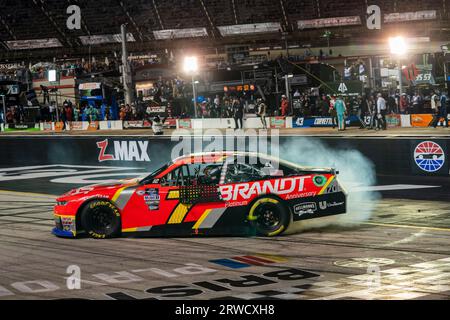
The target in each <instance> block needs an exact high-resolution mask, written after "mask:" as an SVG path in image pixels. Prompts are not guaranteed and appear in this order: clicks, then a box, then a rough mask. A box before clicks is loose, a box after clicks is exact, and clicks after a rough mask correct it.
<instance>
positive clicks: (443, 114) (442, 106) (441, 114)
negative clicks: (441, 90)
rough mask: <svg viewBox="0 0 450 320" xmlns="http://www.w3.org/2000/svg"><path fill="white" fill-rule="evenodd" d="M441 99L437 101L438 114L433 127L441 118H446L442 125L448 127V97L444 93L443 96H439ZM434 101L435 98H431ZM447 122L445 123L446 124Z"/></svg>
mask: <svg viewBox="0 0 450 320" xmlns="http://www.w3.org/2000/svg"><path fill="white" fill-rule="evenodd" d="M438 99H439V101H438V102H436V105H437V115H436V119H435V122H434V123H433V127H434V128H436V127H437V125H438V123H439V122H440V120H441V119H444V122H443V123H442V126H445V127H446V128H448V114H447V97H446V96H445V94H442V96H441V97H438ZM431 101H433V99H431ZM444 123H445V125H444Z"/></svg>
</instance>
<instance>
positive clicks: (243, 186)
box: [219, 176, 311, 201]
mask: <svg viewBox="0 0 450 320" xmlns="http://www.w3.org/2000/svg"><path fill="white" fill-rule="evenodd" d="M306 179H311V176H302V177H293V178H285V179H279V180H266V181H256V182H248V183H239V184H235V185H226V186H220V187H219V189H220V193H221V195H222V199H223V200H224V201H236V200H241V199H243V200H248V199H250V198H251V197H252V196H254V195H261V194H277V195H285V194H291V193H295V192H302V191H303V189H304V186H305V180H306Z"/></svg>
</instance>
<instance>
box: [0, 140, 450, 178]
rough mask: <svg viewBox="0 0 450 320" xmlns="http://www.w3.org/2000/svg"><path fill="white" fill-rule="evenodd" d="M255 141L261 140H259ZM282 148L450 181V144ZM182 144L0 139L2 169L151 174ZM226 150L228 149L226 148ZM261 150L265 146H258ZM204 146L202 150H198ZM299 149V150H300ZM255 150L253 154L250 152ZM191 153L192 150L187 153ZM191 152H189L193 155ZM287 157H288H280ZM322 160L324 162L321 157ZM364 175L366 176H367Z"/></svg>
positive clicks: (249, 143)
mask: <svg viewBox="0 0 450 320" xmlns="http://www.w3.org/2000/svg"><path fill="white" fill-rule="evenodd" d="M253 138H255V137H253ZM192 139H193V140H194V141H191V143H189V148H191V149H190V152H191V153H192V152H198V151H202V150H205V147H206V146H208V145H209V144H210V143H211V140H210V139H206V138H203V139H202V138H198V137H197V138H192ZM234 139H235V141H234V146H241V145H242V144H244V147H245V150H249V148H253V147H254V145H255V141H254V140H250V138H249V137H244V139H246V140H239V139H240V138H239V137H238V138H234ZM277 139H278V141H279V145H280V146H281V147H286V148H289V150H292V151H293V152H298V157H299V158H298V159H301V156H302V146H304V145H305V143H307V144H308V145H309V146H310V147H312V148H313V147H314V146H315V145H316V143H317V142H321V143H323V144H324V146H325V147H327V148H328V147H329V148H332V149H334V150H337V151H339V150H358V151H360V152H361V153H362V154H363V155H364V156H366V157H367V158H368V159H370V160H371V161H372V162H373V164H374V165H375V168H376V172H377V173H379V174H388V175H396V174H401V175H426V176H435V175H438V176H449V165H448V161H449V153H448V150H450V139H446V138H442V139H420V138H417V139H407V138H389V139H385V138H346V137H339V138H331V137H330V138H320V139H319V138H304V137H297V136H292V137H286V136H280V137H278V138H277ZM177 143H178V141H172V140H171V138H170V137H153V136H150V137H143V136H141V137H138V136H136V137H129V136H127V137H118V136H117V137H100V136H99V137H95V136H22V137H17V136H14V137H8V136H0V150H2V152H1V154H2V156H1V157H0V166H1V167H11V166H15V167H16V166H33V165H44V164H45V165H52V164H64V165H80V164H83V165H97V166H98V165H102V166H127V167H144V168H147V169H148V170H152V169H156V168H158V166H160V165H162V164H164V163H167V162H168V161H170V160H171V158H172V155H171V152H172V150H173V148H174V147H175V145H176V144H177ZM223 145H224V146H226V144H225V143H224V144H223ZM258 145H259V142H258ZM195 146H201V147H202V149H201V150H197V149H194V147H195ZM296 148H298V149H296ZM250 150H253V149H250ZM187 151H189V150H187ZM187 153H188V152H187ZM280 157H281V158H283V154H280ZM317 157H320V152H318V154H317ZM361 174H364V172H361Z"/></svg>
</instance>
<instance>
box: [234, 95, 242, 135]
mask: <svg viewBox="0 0 450 320" xmlns="http://www.w3.org/2000/svg"><path fill="white" fill-rule="evenodd" d="M233 118H234V123H235V124H236V126H235V130H237V129H242V128H243V126H244V125H243V120H244V106H243V105H242V104H241V103H240V101H239V99H237V98H236V99H234V101H233ZM239 124H240V125H241V126H240V127H239Z"/></svg>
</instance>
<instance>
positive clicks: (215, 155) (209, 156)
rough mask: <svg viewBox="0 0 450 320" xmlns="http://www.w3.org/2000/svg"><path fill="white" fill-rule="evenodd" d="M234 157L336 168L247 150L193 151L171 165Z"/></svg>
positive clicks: (308, 168)
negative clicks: (298, 162) (296, 161)
mask: <svg viewBox="0 0 450 320" xmlns="http://www.w3.org/2000/svg"><path fill="white" fill-rule="evenodd" d="M230 157H231V158H234V159H236V158H237V159H239V158H241V157H255V158H257V159H260V160H267V161H271V162H272V163H280V164H284V165H288V166H291V167H295V168H299V169H302V170H318V171H330V170H334V169H333V168H327V167H323V168H317V167H306V166H300V165H298V164H296V163H293V162H290V161H286V160H283V159H280V158H277V157H274V156H270V155H267V154H264V153H258V152H246V151H214V152H199V153H192V154H188V155H183V156H181V157H178V158H176V159H175V160H173V161H172V164H171V166H170V167H173V166H176V167H177V166H180V165H183V164H208V163H209V164H212V163H217V164H222V163H224V162H225V161H226V160H227V159H228V158H230Z"/></svg>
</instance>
